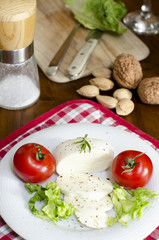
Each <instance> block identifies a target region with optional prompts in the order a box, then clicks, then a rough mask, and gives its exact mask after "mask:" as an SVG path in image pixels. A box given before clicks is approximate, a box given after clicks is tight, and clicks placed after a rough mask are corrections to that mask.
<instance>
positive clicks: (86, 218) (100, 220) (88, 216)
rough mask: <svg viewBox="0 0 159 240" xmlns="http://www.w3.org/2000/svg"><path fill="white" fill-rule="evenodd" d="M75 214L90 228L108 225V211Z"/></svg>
mask: <svg viewBox="0 0 159 240" xmlns="http://www.w3.org/2000/svg"><path fill="white" fill-rule="evenodd" d="M75 215H76V217H77V219H78V221H79V222H81V223H82V224H83V225H85V226H87V227H90V228H96V229H101V228H105V227H107V225H106V221H107V219H108V216H107V213H106V212H98V211H96V212H92V213H91V212H90V211H88V212H87V211H85V212H83V211H82V212H80V211H79V212H78V211H77V212H75Z"/></svg>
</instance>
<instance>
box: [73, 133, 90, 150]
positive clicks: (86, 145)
mask: <svg viewBox="0 0 159 240" xmlns="http://www.w3.org/2000/svg"><path fill="white" fill-rule="evenodd" d="M87 136H88V134H85V135H84V137H83V138H82V140H81V141H77V142H74V143H73V144H80V145H79V146H80V147H81V151H80V153H81V152H82V151H85V149H86V147H88V149H89V152H91V145H90V144H89V142H88V141H87V140H86V138H87Z"/></svg>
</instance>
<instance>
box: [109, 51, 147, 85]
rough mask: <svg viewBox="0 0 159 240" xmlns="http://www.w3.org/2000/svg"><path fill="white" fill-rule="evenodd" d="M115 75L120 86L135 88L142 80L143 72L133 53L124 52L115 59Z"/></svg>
mask: <svg viewBox="0 0 159 240" xmlns="http://www.w3.org/2000/svg"><path fill="white" fill-rule="evenodd" d="M113 76H114V78H115V80H116V82H117V84H118V85H119V86H122V87H125V88H128V89H135V88H136V87H137V86H138V84H139V82H140V81H141V80H142V77H143V72H142V68H141V65H140V63H139V61H138V60H137V59H136V58H135V57H134V56H133V55H131V54H125V53H122V54H120V55H118V56H117V57H116V59H115V61H114V67H113Z"/></svg>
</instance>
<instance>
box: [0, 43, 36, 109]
mask: <svg viewBox="0 0 159 240" xmlns="http://www.w3.org/2000/svg"><path fill="white" fill-rule="evenodd" d="M33 52H34V51H33V42H32V43H31V44H30V45H29V46H27V47H25V48H23V49H18V50H0V107H2V108H5V109H11V110H18V109H23V108H26V107H29V106H31V105H32V104H34V103H35V102H36V101H37V100H38V99H39V96H40V84H39V74H38V68H37V64H36V61H35V57H34V54H33Z"/></svg>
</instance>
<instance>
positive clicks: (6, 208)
mask: <svg viewBox="0 0 159 240" xmlns="http://www.w3.org/2000/svg"><path fill="white" fill-rule="evenodd" d="M86 133H87V134H88V136H89V137H94V138H99V139H103V140H106V141H108V142H109V143H110V144H111V145H112V146H113V148H114V152H115V155H116V154H118V153H119V152H121V151H123V150H127V149H136V150H140V151H143V152H145V153H146V154H148V155H149V157H150V158H151V159H152V162H153V166H154V172H153V177H152V179H151V181H150V183H149V184H148V185H147V186H146V187H147V188H149V189H152V190H155V191H156V192H159V155H158V153H157V152H156V151H155V150H154V149H153V148H152V147H151V146H149V144H148V143H147V142H146V141H143V140H142V139H140V138H139V137H138V136H136V135H135V134H132V133H129V132H126V131H124V130H122V129H120V128H117V127H116V128H113V127H107V126H104V125H99V124H78V123H75V124H66V125H62V126H53V127H50V128H47V129H44V130H42V131H39V132H37V133H35V134H32V135H30V136H29V137H27V138H25V139H24V140H22V141H21V142H19V143H18V144H17V145H16V146H14V147H13V148H12V149H11V150H10V151H9V152H8V153H7V154H6V156H5V157H4V158H3V160H2V161H1V163H0V213H1V216H2V217H3V219H4V220H5V221H6V223H7V224H8V225H9V226H10V227H11V228H12V229H13V230H14V231H15V232H17V233H18V234H19V235H20V236H22V237H23V238H25V239H27V240H36V239H37V240H44V239H47V240H52V239H54V238H55V239H56V240H61V239H68V240H81V239H82V240H89V239H90V240H104V239H111V240H116V239H118V240H127V239H129V240H141V239H143V238H145V237H146V236H148V235H149V234H150V233H151V232H152V231H153V230H154V229H155V228H156V227H157V226H158V225H159V199H156V200H154V201H152V203H151V206H152V207H150V208H147V209H146V210H145V213H144V216H143V217H142V218H141V219H140V220H134V221H131V222H130V224H129V227H127V228H124V227H122V226H121V225H120V224H118V223H117V224H115V225H114V226H113V227H107V228H105V229H102V230H95V229H88V228H85V227H84V228H83V227H81V225H80V224H79V223H78V221H77V220H76V219H75V218H74V217H71V218H70V219H68V220H63V221H60V222H59V223H58V225H57V226H55V225H54V223H53V222H49V221H45V220H42V219H39V218H37V217H35V216H34V215H32V213H31V212H30V210H29V207H28V200H29V198H30V195H29V194H28V193H27V191H26V189H25V187H24V182H23V181H21V180H20V179H18V177H17V176H16V175H15V174H14V171H13V166H12V159H13V155H14V153H15V151H16V149H17V148H19V147H20V146H21V145H22V144H24V143H27V142H37V143H40V144H42V145H44V146H45V147H47V148H48V149H50V151H53V150H54V149H55V147H56V146H57V145H58V144H59V143H61V142H62V141H64V140H67V139H71V138H76V137H80V136H84V134H86ZM55 177H56V176H55V174H54V176H53V177H51V178H50V179H49V180H48V181H51V180H55ZM44 184H45V183H44Z"/></svg>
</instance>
